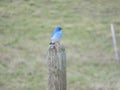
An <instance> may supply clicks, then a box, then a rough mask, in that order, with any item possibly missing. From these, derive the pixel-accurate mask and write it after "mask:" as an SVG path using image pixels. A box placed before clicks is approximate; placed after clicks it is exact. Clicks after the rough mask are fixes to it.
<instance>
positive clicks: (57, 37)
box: [51, 31, 62, 41]
mask: <svg viewBox="0 0 120 90" xmlns="http://www.w3.org/2000/svg"><path fill="white" fill-rule="evenodd" d="M51 39H52V40H55V41H56V40H61V39H62V32H61V31H59V32H55V33H54V34H53V36H52V38H51Z"/></svg>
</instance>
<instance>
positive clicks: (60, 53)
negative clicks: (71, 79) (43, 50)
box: [47, 45, 66, 90]
mask: <svg viewBox="0 0 120 90" xmlns="http://www.w3.org/2000/svg"><path fill="white" fill-rule="evenodd" d="M47 64H48V84H47V90H66V52H65V48H64V46H62V45H57V46H56V45H51V46H50V47H49V49H48V61H47Z"/></svg>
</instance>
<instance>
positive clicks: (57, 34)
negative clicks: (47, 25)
mask: <svg viewBox="0 0 120 90" xmlns="http://www.w3.org/2000/svg"><path fill="white" fill-rule="evenodd" d="M61 30H62V28H61V27H60V26H57V27H56V28H55V30H54V31H53V32H52V37H51V42H50V45H51V44H52V45H54V44H55V43H58V44H60V40H61V39H62V31H61Z"/></svg>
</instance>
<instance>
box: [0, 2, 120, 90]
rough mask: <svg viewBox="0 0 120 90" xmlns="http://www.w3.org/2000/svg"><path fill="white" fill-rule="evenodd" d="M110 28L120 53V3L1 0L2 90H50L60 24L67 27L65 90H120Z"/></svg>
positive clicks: (64, 32) (65, 39)
mask: <svg viewBox="0 0 120 90" xmlns="http://www.w3.org/2000/svg"><path fill="white" fill-rule="evenodd" d="M111 23H114V25H115V30H116V37H117V44H118V49H119V51H120V40H119V39H120V0H0V90H46V86H47V75H48V74H47V70H48V69H47V65H46V63H47V62H46V61H47V50H48V46H49V42H50V37H51V32H52V31H53V29H54V27H55V26H56V25H61V26H62V28H63V40H62V44H64V46H65V47H66V53H67V90H120V65H119V64H116V61H115V59H114V49H113V43H112V35H111V31H110V24H111ZM119 56H120V52H119Z"/></svg>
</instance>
